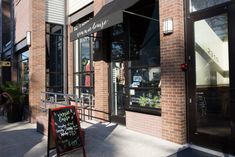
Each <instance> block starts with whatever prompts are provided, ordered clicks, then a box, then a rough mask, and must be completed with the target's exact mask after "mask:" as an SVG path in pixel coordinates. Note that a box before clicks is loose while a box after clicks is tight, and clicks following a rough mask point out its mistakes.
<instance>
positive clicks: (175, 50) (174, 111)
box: [159, 0, 186, 143]
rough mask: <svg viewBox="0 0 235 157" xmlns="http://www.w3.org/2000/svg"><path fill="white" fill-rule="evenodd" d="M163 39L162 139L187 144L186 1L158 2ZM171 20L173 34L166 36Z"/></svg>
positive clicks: (164, 0)
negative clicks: (183, 66)
mask: <svg viewBox="0 0 235 157" xmlns="http://www.w3.org/2000/svg"><path fill="white" fill-rule="evenodd" d="M159 7H160V28H161V29H160V30H161V31H160V40H161V83H162V85H161V90H162V99H161V106H162V137H163V138H164V139H166V140H169V141H173V142H176V143H185V142H186V98H185V74H184V72H182V71H181V70H180V64H181V63H184V62H185V61H184V58H185V52H184V12H183V0H179V1H175V0H159ZM168 17H172V18H173V23H174V32H173V34H171V35H166V36H164V35H163V32H162V28H163V19H165V18H168Z"/></svg>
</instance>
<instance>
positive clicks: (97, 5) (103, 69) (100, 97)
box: [94, 0, 109, 121]
mask: <svg viewBox="0 0 235 157" xmlns="http://www.w3.org/2000/svg"><path fill="white" fill-rule="evenodd" d="M103 5H104V2H103V1H101V0H94V12H95V14H96V13H97V12H98V11H99V10H100V9H101V8H102V6H103ZM99 36H100V34H99ZM102 42H103V46H105V44H104V42H105V41H104V39H103V40H102ZM105 51H106V50H105V49H102V51H101V52H98V54H95V56H94V73H95V109H96V110H97V112H95V117H97V118H98V120H99V121H105V120H108V119H109V117H108V111H109V106H108V104H109V103H108V98H109V92H108V78H109V75H108V74H109V73H108V63H107V62H106V61H105V58H106V53H107V52H105ZM97 55H98V57H97Z"/></svg>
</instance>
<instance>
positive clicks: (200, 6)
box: [190, 0, 230, 12]
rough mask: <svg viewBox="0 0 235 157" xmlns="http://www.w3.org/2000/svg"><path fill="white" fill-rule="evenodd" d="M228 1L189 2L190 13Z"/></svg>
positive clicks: (199, 0)
mask: <svg viewBox="0 0 235 157" xmlns="http://www.w3.org/2000/svg"><path fill="white" fill-rule="evenodd" d="M228 1H230V0H190V12H194V11H198V10H201V9H205V8H209V7H212V6H215V5H217V4H221V3H224V2H228Z"/></svg>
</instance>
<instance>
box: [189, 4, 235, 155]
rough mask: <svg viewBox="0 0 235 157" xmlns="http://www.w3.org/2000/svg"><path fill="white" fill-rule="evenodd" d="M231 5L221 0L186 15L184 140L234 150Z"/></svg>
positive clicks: (234, 11)
mask: <svg viewBox="0 0 235 157" xmlns="http://www.w3.org/2000/svg"><path fill="white" fill-rule="evenodd" d="M234 17H235V5H234V3H233V2H229V3H225V4H223V5H219V6H217V7H212V9H207V10H204V11H200V12H198V13H194V14H191V16H190V18H189V19H187V28H188V29H187V34H188V37H187V41H188V44H187V59H188V60H187V63H188V66H189V69H188V73H187V80H188V83H187V88H188V101H187V102H188V103H187V104H188V140H189V142H190V143H192V144H195V145H200V146H203V147H208V148H212V149H215V150H218V151H222V152H225V153H230V154H234V153H235V152H234V151H235V139H234V134H235V129H234V124H235V123H234V122H235V121H234V116H233V115H234V114H235V110H234V108H235V106H234V105H235V104H234V100H233V99H234V88H235V82H234V81H235V79H234V75H235V74H234V73H235V70H234V65H233V62H234V60H235V51H234V50H235V48H234V45H235V41H234V36H235V31H234V30H233V29H234V28H235V27H234V26H235V24H234V20H235V18H234Z"/></svg>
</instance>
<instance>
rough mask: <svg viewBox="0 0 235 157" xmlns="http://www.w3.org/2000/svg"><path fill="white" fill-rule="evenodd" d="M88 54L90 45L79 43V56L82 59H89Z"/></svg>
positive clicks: (86, 42) (87, 42)
mask: <svg viewBox="0 0 235 157" xmlns="http://www.w3.org/2000/svg"><path fill="white" fill-rule="evenodd" d="M89 54H90V44H89V41H85V42H82V43H81V55H82V58H87V59H89V58H90V57H89Z"/></svg>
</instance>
